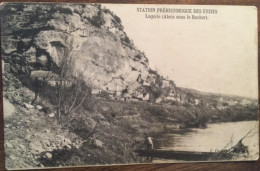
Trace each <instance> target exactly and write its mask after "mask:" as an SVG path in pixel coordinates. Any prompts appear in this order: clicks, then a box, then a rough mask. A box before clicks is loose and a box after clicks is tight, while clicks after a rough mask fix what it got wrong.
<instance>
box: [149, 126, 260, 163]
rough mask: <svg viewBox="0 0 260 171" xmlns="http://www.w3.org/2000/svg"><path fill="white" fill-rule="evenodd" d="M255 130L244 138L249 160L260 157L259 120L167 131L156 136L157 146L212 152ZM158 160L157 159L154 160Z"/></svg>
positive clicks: (235, 141)
mask: <svg viewBox="0 0 260 171" xmlns="http://www.w3.org/2000/svg"><path fill="white" fill-rule="evenodd" d="M252 129H253V131H252V132H251V133H250V135H248V137H247V138H245V139H244V140H243V144H244V145H246V146H248V149H249V154H250V156H249V157H248V159H249V160H251V159H252V160H254V159H257V158H258V154H259V148H258V144H259V143H258V121H243V122H228V123H215V124H208V125H207V128H205V129H199V128H193V129H187V130H184V132H182V133H178V132H177V133H165V134H162V135H159V136H158V137H155V141H154V143H155V148H157V149H163V150H175V151H196V152H210V151H216V150H222V149H223V148H224V147H226V148H225V149H229V148H230V147H231V146H234V145H235V144H236V143H237V142H238V141H239V140H240V139H241V138H242V137H244V136H245V135H246V134H247V133H248V132H249V131H250V130H252ZM154 162H156V161H154Z"/></svg>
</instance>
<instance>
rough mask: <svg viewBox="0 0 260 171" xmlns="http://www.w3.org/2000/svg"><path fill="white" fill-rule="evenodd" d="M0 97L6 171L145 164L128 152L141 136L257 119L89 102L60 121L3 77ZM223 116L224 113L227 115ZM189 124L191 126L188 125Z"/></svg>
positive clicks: (235, 112)
mask: <svg viewBox="0 0 260 171" xmlns="http://www.w3.org/2000/svg"><path fill="white" fill-rule="evenodd" d="M3 84H4V92H3V96H4V98H5V99H6V100H8V101H9V103H10V104H12V106H13V107H14V110H12V113H11V114H8V116H7V117H5V119H4V126H5V130H4V131H5V154H6V167H7V168H9V169H10V168H32V167H59V166H76V165H101V164H126V163H146V162H149V161H146V160H144V159H143V158H142V157H140V156H138V154H136V153H135V152H134V150H136V149H142V148H145V145H144V141H145V136H146V135H149V136H153V135H155V134H156V133H157V134H158V133H161V132H163V131H165V130H167V129H170V130H173V129H182V128H187V127H198V126H201V125H207V123H212V122H220V121H230V120H231V121H236V120H237V119H241V118H246V120H247V119H248V120H252V119H257V118H258V115H257V108H256V111H255V108H254V106H251V107H250V106H247V108H245V109H244V110H246V111H247V115H245V114H244V115H245V117H241V116H243V115H242V112H243V110H241V108H242V106H237V107H236V108H232V109H231V108H230V109H226V110H218V109H214V110H213V109H210V108H208V107H203V106H202V107H199V106H184V105H181V104H176V105H167V104H152V103H148V102H144V101H137V102H134V101H128V102H125V101H116V100H113V99H106V98H100V97H95V96H92V97H89V99H88V100H87V102H86V103H84V104H83V105H82V108H80V109H78V110H77V111H76V112H73V113H69V114H67V115H63V116H62V117H61V120H60V121H59V122H58V117H57V116H56V114H55V113H56V112H55V110H54V109H55V108H54V107H53V106H52V104H51V103H50V102H49V101H48V99H44V98H43V97H42V96H39V97H38V99H37V101H36V102H35V104H34V105H29V104H30V102H31V101H32V100H33V99H34V93H33V92H32V91H31V90H29V89H28V88H26V87H24V86H22V84H21V83H20V81H19V80H18V79H16V78H15V77H13V76H12V75H11V74H5V75H4V77H3ZM227 111H229V113H227ZM190 123H197V124H195V125H191V124H190Z"/></svg>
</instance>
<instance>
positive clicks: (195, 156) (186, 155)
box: [135, 149, 230, 161]
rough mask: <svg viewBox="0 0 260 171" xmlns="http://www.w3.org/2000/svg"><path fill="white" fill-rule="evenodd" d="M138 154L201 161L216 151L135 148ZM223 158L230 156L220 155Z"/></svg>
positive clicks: (215, 153)
mask: <svg viewBox="0 0 260 171" xmlns="http://www.w3.org/2000/svg"><path fill="white" fill-rule="evenodd" d="M135 152H136V153H138V154H139V155H140V156H144V157H157V158H163V159H175V160H187V161H203V160H205V161H206V160H209V159H210V158H211V157H213V156H215V155H218V152H195V151H173V150H160V149H158V150H149V151H147V150H136V151H135ZM222 157H223V159H227V158H230V156H229V155H226V156H225V155H224V156H222Z"/></svg>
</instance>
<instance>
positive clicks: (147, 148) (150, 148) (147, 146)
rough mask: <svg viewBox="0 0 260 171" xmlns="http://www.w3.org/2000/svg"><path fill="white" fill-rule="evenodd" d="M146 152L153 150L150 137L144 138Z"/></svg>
mask: <svg viewBox="0 0 260 171" xmlns="http://www.w3.org/2000/svg"><path fill="white" fill-rule="evenodd" d="M146 150H147V151H150V150H153V138H152V137H149V136H147V137H146Z"/></svg>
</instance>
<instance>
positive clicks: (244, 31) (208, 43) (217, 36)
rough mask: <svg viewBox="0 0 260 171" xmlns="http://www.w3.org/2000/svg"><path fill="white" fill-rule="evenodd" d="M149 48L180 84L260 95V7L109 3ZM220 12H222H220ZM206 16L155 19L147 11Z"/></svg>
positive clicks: (153, 63)
mask: <svg viewBox="0 0 260 171" xmlns="http://www.w3.org/2000/svg"><path fill="white" fill-rule="evenodd" d="M104 6H105V7H106V8H109V9H110V10H111V11H113V12H114V13H115V14H116V15H117V16H119V17H120V18H121V21H122V25H123V26H124V31H125V32H126V33H127V35H128V36H129V38H130V39H132V40H133V42H134V44H135V46H136V47H137V48H138V49H140V50H141V51H144V53H145V54H146V56H147V58H148V59H149V62H150V67H151V68H152V69H156V70H158V72H159V74H162V75H164V76H168V77H169V78H170V79H172V80H173V81H174V82H175V83H176V85H177V86H179V87H186V88H192V89H196V90H200V91H204V92H213V93H224V94H233V95H239V96H246V97H252V98H257V97H258V81H257V74H258V71H257V10H256V8H255V7H249V6H248V7H245V6H235V7H234V6H177V5H171V6H169V5H168V6H163V5H140V4H139V5H129V4H127V5H118V4H106V5H104ZM164 7H166V8H171V9H192V10H193V9H200V10H201V11H203V9H212V10H214V11H215V13H213V14H212V13H211V14H206V13H199V14H198V13H189V14H187V13H158V12H137V8H155V10H157V8H164ZM216 11H217V13H216ZM146 14H147V15H157V14H159V15H164V14H168V15H175V17H176V16H177V15H178V16H185V17H187V15H190V16H192V15H194V16H198V15H201V16H207V20H196V19H162V18H160V19H150V18H146V16H145V15H146Z"/></svg>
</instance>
